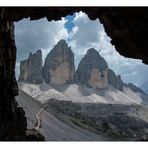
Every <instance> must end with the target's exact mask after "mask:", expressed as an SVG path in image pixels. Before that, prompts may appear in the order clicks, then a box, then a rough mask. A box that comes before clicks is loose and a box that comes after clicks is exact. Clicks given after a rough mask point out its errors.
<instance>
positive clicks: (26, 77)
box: [19, 50, 42, 84]
mask: <svg viewBox="0 0 148 148" xmlns="http://www.w3.org/2000/svg"><path fill="white" fill-rule="evenodd" d="M19 81H24V82H30V83H34V84H39V83H42V52H41V50H37V51H36V53H34V54H32V53H30V55H29V58H28V59H27V60H24V61H21V63H20V76H19Z"/></svg>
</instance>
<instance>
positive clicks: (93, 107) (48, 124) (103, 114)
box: [16, 91, 148, 141]
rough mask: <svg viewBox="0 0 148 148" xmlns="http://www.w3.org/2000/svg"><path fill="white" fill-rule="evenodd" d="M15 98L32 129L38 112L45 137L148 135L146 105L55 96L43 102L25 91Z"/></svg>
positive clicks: (132, 137)
mask: <svg viewBox="0 0 148 148" xmlns="http://www.w3.org/2000/svg"><path fill="white" fill-rule="evenodd" d="M16 99H17V101H18V104H19V105H20V106H22V107H23V108H24V110H25V112H26V117H27V126H28V128H29V129H32V128H34V127H36V126H37V120H38V119H37V118H36V116H37V115H38V117H39V120H40V124H41V125H40V126H38V129H37V130H38V132H39V133H40V134H41V135H43V136H44V138H45V140H46V141H141V140H147V139H148V106H146V105H138V104H137V105H136V104H135V105H123V104H102V103H73V102H72V101H62V100H61V101H60V100H56V99H50V100H49V101H48V102H46V103H44V104H41V103H39V102H38V101H36V100H35V99H33V98H32V97H31V96H29V95H27V94H26V93H24V92H23V91H20V93H19V96H18V97H17V98H16ZM45 106H46V107H45ZM39 113H40V114H39Z"/></svg>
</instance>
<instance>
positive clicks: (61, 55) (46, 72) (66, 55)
mask: <svg viewBox="0 0 148 148" xmlns="http://www.w3.org/2000/svg"><path fill="white" fill-rule="evenodd" d="M74 73H75V66H74V54H73V52H72V50H71V48H70V47H68V45H67V43H66V41H65V40H60V41H59V42H58V43H57V45H55V46H54V48H53V49H52V50H51V51H50V52H49V54H48V55H47V57H46V59H45V63H44V67H43V76H44V80H45V82H46V83H50V84H55V85H60V84H65V83H69V82H71V81H72V80H73V77H74Z"/></svg>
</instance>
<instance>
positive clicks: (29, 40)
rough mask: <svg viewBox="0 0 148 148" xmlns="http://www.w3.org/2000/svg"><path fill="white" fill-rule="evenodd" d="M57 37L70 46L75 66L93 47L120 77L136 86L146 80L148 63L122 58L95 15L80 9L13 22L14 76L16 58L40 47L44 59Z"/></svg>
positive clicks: (17, 73) (17, 65)
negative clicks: (50, 17)
mask: <svg viewBox="0 0 148 148" xmlns="http://www.w3.org/2000/svg"><path fill="white" fill-rule="evenodd" d="M60 39H65V40H67V43H68V45H69V46H71V48H72V50H73V52H74V53H75V64H76V67H77V65H78V63H79V62H80V60H81V58H82V57H83V56H84V55H85V53H86V52H87V50H88V49H89V48H91V47H94V48H95V49H97V50H98V52H99V53H100V54H101V55H102V56H103V57H104V58H105V60H106V61H107V63H108V65H109V67H110V68H111V69H113V70H114V71H115V73H116V74H120V75H121V77H122V79H123V81H125V82H126V83H128V82H132V83H134V84H136V85H138V86H141V85H143V84H145V83H147V84H148V79H147V75H148V65H144V64H143V63H142V62H141V60H137V59H129V58H124V57H123V56H121V55H120V54H119V53H118V52H116V50H115V47H114V46H113V45H112V44H111V43H110V40H111V39H110V38H109V37H108V36H107V35H106V33H105V31H104V27H103V25H102V24H101V23H100V21H99V19H96V20H93V21H92V20H90V19H89V18H88V16H87V15H86V14H85V13H83V12H79V13H75V14H73V15H68V16H66V17H63V18H61V20H59V21H51V22H48V21H47V19H46V18H42V19H40V20H35V21H30V20H29V18H28V19H23V20H21V21H19V22H17V23H15V41H16V46H17V63H16V77H17V78H18V75H19V63H20V60H24V59H26V58H27V57H28V55H29V53H30V52H35V51H36V50H37V49H42V53H43V62H44V59H45V57H46V55H47V54H48V53H49V51H50V50H51V49H52V48H53V47H54V45H55V44H56V43H57V42H58V41H59V40H60Z"/></svg>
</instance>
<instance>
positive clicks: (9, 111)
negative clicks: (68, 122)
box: [0, 8, 147, 140]
mask: <svg viewBox="0 0 148 148" xmlns="http://www.w3.org/2000/svg"><path fill="white" fill-rule="evenodd" d="M23 9H24V8H22V10H20V9H19V8H18V9H13V8H12V9H8V8H2V9H0V12H1V21H0V23H1V26H0V31H1V32H0V33H1V36H0V38H1V42H0V46H1V49H2V50H1V52H0V57H1V59H0V60H1V63H0V64H1V65H0V66H1V71H0V76H1V79H0V87H1V92H2V100H3V101H2V104H1V106H0V109H1V110H0V118H1V119H2V120H1V124H0V127H1V128H0V133H1V134H0V140H25V139H27V138H30V139H31V138H35V137H29V136H30V135H28V137H26V134H28V133H26V128H27V126H28V123H29V124H30V125H29V126H30V127H33V126H34V125H35V129H37V130H38V129H39V128H42V127H44V126H43V125H44V124H45V123H44V122H43V121H42V120H40V117H39V115H40V113H41V111H43V112H45V110H46V109H47V110H48V107H47V106H42V105H41V106H40V105H37V104H36V101H35V100H34V99H31V98H35V99H36V98H39V97H40V94H39V95H38V94H37V93H38V90H39V91H40V92H44V95H45V96H47V97H49V96H48V95H49V94H51V91H50V92H49V94H48V93H46V92H48V91H49V90H52V93H53V89H54V92H55V91H56V93H57V91H58V92H60V93H63V92H64V93H65V91H67V90H68V91H69V93H70V94H72V95H74V96H75V92H76V91H73V88H75V90H79V92H81V96H80V97H81V98H82V97H83V96H84V98H85V101H86V103H87V101H90V100H91V101H93V102H97V97H96V96H100V98H101V99H102V98H103V96H104V95H105V94H106V90H105V89H104V88H106V87H107V88H108V89H107V90H109V91H108V95H107V98H108V99H109V100H110V101H113V100H116V101H117V102H118V101H119V99H120V100H121V102H122V101H123V102H124V101H125V100H126V99H127V100H128V101H129V100H130V101H131V98H135V97H137V99H136V101H137V102H139V103H141V102H142V101H145V96H144V97H143V95H146V94H145V93H144V92H143V90H141V89H139V88H137V86H135V85H133V84H132V83H129V84H127V83H128V82H136V85H138V87H139V86H140V85H145V86H146V87H147V79H146V77H145V75H147V69H146V68H147V67H146V65H144V64H142V62H141V61H139V60H134V59H128V58H123V57H122V56H120V55H119V54H118V53H117V52H116V50H117V51H119V53H120V54H122V55H125V56H126V57H131V58H138V59H142V60H143V62H144V63H147V56H146V55H147V54H146V53H147V50H145V49H147V44H141V41H142V40H143V41H144V43H145V41H146V40H147V38H144V36H142V34H141V32H143V31H146V32H147V30H145V29H146V28H145V27H144V26H147V19H146V17H145V16H147V15H146V14H147V13H146V12H147V11H146V9H143V11H141V9H139V10H138V9H137V10H136V9H133V8H132V9H130V13H129V11H125V8H124V9H121V8H118V9H115V8H114V9H110V8H109V9H107V8H98V9H96V8H92V9H93V11H92V9H90V8H64V9H60V8H49V10H50V11H52V12H54V11H55V10H58V13H57V14H56V15H54V13H51V14H48V11H49V10H48V8H45V9H44V11H42V10H43V8H38V9H39V10H41V11H42V12H43V13H39V11H36V10H35V8H26V9H28V11H23ZM75 10H76V11H75ZM79 10H84V12H86V13H87V14H85V13H83V12H80V11H79ZM25 12H27V13H25ZM69 12H70V16H66V15H67V14H69ZM72 12H77V13H75V14H73V15H71V14H72ZM96 12H97V13H96ZM99 12H100V13H99ZM110 12H113V13H112V14H110ZM125 12H126V13H125ZM132 12H133V13H132ZM135 12H141V13H140V14H144V15H142V17H140V20H139V21H137V20H136V22H137V23H135V24H134V27H135V28H138V29H133V28H132V27H131V26H133V25H132V23H131V22H132V21H133V22H135V17H133V16H135V14H136V15H138V16H139V14H138V13H135ZM96 14H97V16H96ZM109 14H110V15H109ZM129 14H130V15H129ZM87 15H88V16H89V17H88V16H87ZM124 15H125V16H124ZM29 16H30V19H31V20H37V19H39V18H43V17H45V16H46V17H47V19H48V21H47V20H45V19H41V20H38V21H39V22H38V25H41V26H42V25H43V26H42V27H43V29H41V30H42V31H43V33H48V31H47V30H46V27H45V26H44V25H46V24H48V23H53V28H52V27H51V26H52V25H51V26H50V27H49V28H48V29H49V32H50V33H51V32H52V33H53V34H51V37H53V36H54V35H55V31H57V34H58V33H59V34H58V38H57V37H55V36H54V41H53V43H52V42H51V43H52V44H51V45H49V43H47V45H44V42H42V40H44V39H47V40H49V38H48V37H47V38H46V37H45V35H44V34H42V31H41V32H40V31H39V29H38V25H36V24H35V23H33V21H32V26H30V23H31V22H30V23H29V22H28V24H27V21H28V20H22V18H27V17H29ZM61 16H66V17H63V18H62V19H60V17H61ZM119 16H121V18H123V19H120V17H119ZM143 17H144V18H145V19H142V18H143ZM89 18H90V19H89ZM96 18H100V20H99V19H96ZM53 19H55V20H59V21H55V22H54V21H51V20H53ZM91 19H92V20H93V21H91ZM19 20H21V21H20V22H17V23H15V33H14V26H13V22H14V21H15V22H16V21H19ZM116 20H118V21H119V24H117V21H116ZM125 20H126V21H125ZM143 20H144V22H145V23H143ZM42 21H43V22H44V23H43V24H42ZM50 21H51V22H50ZM57 22H58V23H57ZM98 22H99V23H100V22H101V23H103V25H104V28H105V30H106V32H107V34H108V35H109V36H111V38H112V40H111V39H110V38H109V37H108V36H107V34H106V33H105V31H104V28H103V25H102V24H99V23H98ZM54 23H57V25H55V24H54ZM141 23H142V24H143V25H142V27H141V25H140V24H141ZM47 26H48V25H47ZM59 26H60V27H61V28H58V27H59ZM92 26H93V27H92ZM19 27H20V29H19ZM23 27H24V28H23ZM54 27H55V28H54ZM39 28H41V27H39ZM121 28H122V29H123V30H120V29H121ZM34 29H36V31H34ZM50 29H51V30H50ZM96 30H97V31H96ZM27 31H28V32H29V33H30V34H28V35H27V36H25V35H26V33H27ZM50 33H49V34H50ZM93 33H94V34H93ZM14 34H15V39H14ZM49 34H48V35H49ZM92 34H93V35H92ZM98 34H99V35H98ZM134 34H137V36H138V34H140V35H139V36H138V37H137V38H136V37H134V36H133V35H134ZM22 35H24V40H22V38H21V36H22ZM34 37H37V38H38V37H40V39H39V40H37V38H34ZM64 37H65V38H64ZM125 37H127V38H125ZM63 38H64V40H63ZM25 39H27V40H28V41H27V43H28V44H26V43H25ZM32 39H33V40H34V41H32ZM60 39H61V40H60ZM19 40H20V41H19ZM59 40H60V41H59ZM14 41H15V43H16V47H15V44H14ZM50 41H52V38H50ZM7 42H8V43H9V44H6V43H7ZM47 42H48V41H47ZM57 42H58V43H59V44H58V43H57ZM110 42H111V43H112V44H114V45H115V46H116V49H115V47H114V46H112V44H111V43H110ZM32 43H33V44H34V43H35V44H34V45H32ZM66 43H68V46H71V47H72V51H73V52H74V55H75V62H74V60H72V61H71V60H70V59H69V58H67V57H66V58H64V60H63V59H62V61H64V62H65V63H62V64H60V62H59V60H58V58H57V59H54V60H53V61H54V63H52V64H50V62H51V61H50V60H49V61H50V62H49V63H48V62H47V67H48V65H50V66H49V67H48V68H50V67H52V69H54V70H55V69H56V70H55V71H54V70H53V71H51V73H50V76H48V75H46V74H45V76H44V79H46V82H47V83H48V82H50V81H51V82H52V83H53V84H54V83H58V84H61V83H63V79H64V82H66V83H69V84H73V81H72V80H73V78H74V79H75V80H76V81H78V80H80V83H82V86H81V87H80V86H78V85H73V86H70V87H69V86H68V87H67V86H62V88H60V87H56V86H55V85H54V86H53V85H52V86H53V87H52V88H51V87H50V86H49V85H47V84H45V83H44V84H41V85H39V86H37V87H36V86H35V87H34V86H33V85H34V84H31V85H30V84H29V85H28V86H27V87H25V89H26V88H27V89H30V92H33V91H34V90H35V96H34V94H31V95H32V96H30V95H28V94H26V93H24V92H23V91H19V96H17V97H18V98H17V97H16V99H17V101H18V100H21V101H22V102H18V103H19V107H18V105H17V103H16V101H15V98H14V97H15V96H16V95H17V93H18V88H17V85H16V81H15V72H14V69H15V60H16V77H17V78H18V75H19V73H18V68H19V63H20V60H24V59H26V58H27V57H28V53H25V52H26V49H28V51H31V52H32V54H30V56H29V57H34V55H36V54H37V55H40V53H41V52H40V51H39V52H36V54H34V52H35V51H36V48H38V49H41V51H42V57H44V56H45V57H46V56H47V54H48V52H49V50H48V49H52V48H53V47H54V45H55V44H58V47H57V46H56V47H57V48H59V45H60V46H63V47H62V49H63V48H65V47H66V49H68V50H70V49H69V48H68V46H67V45H66ZM98 43H100V44H98ZM23 44H24V45H25V46H24V45H23ZM26 45H27V46H26ZM35 45H37V47H35ZM38 45H39V46H38ZM21 46H22V47H21ZM50 46H51V47H50ZM141 47H142V48H141ZM16 48H17V51H18V52H17V59H15V56H16ZM94 48H95V49H96V50H95V49H94ZM81 49H82V50H81ZM88 49H89V50H88ZM101 49H103V50H101ZM105 49H107V50H105ZM130 49H131V50H130ZM139 49H141V50H139ZM98 51H99V53H98ZM137 51H138V52H137ZM19 52H20V53H19ZM22 52H24V55H23V54H22ZM137 53H138V54H137ZM20 54H22V57H21V56H20ZM65 54H67V55H69V56H71V57H73V58H74V55H73V54H72V52H67V51H65V50H62V52H61V53H60V55H65ZM85 54H86V56H85V58H84V59H83V61H82V62H80V60H81V59H82V57H83V56H84V55H85ZM51 55H52V56H53V55H57V54H53V53H52V54H51ZM51 55H49V59H50V58H51V57H52V56H51ZM76 55H79V57H76ZM19 56H20V57H19ZM35 57H37V56H35ZM33 59H34V58H33ZM95 59H99V62H100V63H101V64H98V63H97V64H96V63H95V61H96V60H95ZM117 59H118V60H117ZM43 61H44V59H43ZM47 61H48V60H47ZM67 61H69V63H68V64H67ZM29 62H30V59H29V60H27V62H26V61H25V62H24V63H25V65H26V63H28V64H29ZM45 62H46V60H45ZM45 62H43V64H41V63H40V62H39V63H40V64H41V66H43V65H44V64H45ZM79 62H80V63H81V64H79ZM57 63H58V64H57ZM106 63H107V64H108V65H107V64H106ZM93 64H94V65H95V64H96V65H97V66H96V65H95V66H94V67H93V68H92V69H91V70H90V67H89V68H88V67H87V65H93ZM57 65H59V67H60V68H59V69H57V68H56V66H57ZM78 65H80V66H78ZM141 65H142V66H141ZM29 66H30V65H29ZM36 66H38V64H34V65H33V66H32V67H31V70H33V69H34V68H35V67H36ZM74 66H76V70H77V74H76V75H75V73H73V71H74V70H75V68H71V67H74ZM107 66H108V67H110V68H112V70H111V69H107ZM65 67H66V69H65V71H66V73H63V74H61V73H60V72H61V70H62V69H64V68H65ZM98 67H99V70H100V71H101V75H100V77H101V79H100V78H98V75H99V74H100V71H98V69H97V68H98ZM127 67H128V68H127ZM87 68H88V69H87ZM67 69H68V70H67ZM86 69H87V71H85V70H86ZM44 71H45V69H44ZM108 72H109V73H110V75H108ZM127 72H128V73H127ZM137 72H140V73H138V74H137ZM23 73H24V72H23ZM67 73H70V74H68V75H67ZM59 74H60V79H59ZM102 74H103V77H102ZM118 74H121V76H120V75H118ZM139 74H140V76H139ZM36 75H38V72H37V73H36V71H35V72H34V74H33V76H35V78H36ZM129 75H131V77H130V78H129ZM27 76H28V74H25V77H27ZM46 76H47V77H46ZM65 76H66V77H65ZM33 78H34V77H33ZM61 78H62V81H61ZM67 78H68V79H67ZM105 78H107V79H109V80H110V82H109V84H112V86H110V85H109V87H108V83H107V82H108V80H107V79H105ZM112 78H114V79H112ZM126 78H129V79H126ZM123 79H124V82H125V81H126V83H123V81H122V80H123ZM30 80H31V81H32V78H31V79H30ZM140 80H142V81H143V83H144V84H142V83H141V82H140ZM96 81H97V82H98V81H99V83H96ZM85 82H86V83H85ZM33 83H39V81H33ZM18 86H19V84H18ZM32 86H33V87H32ZM102 86H103V89H102ZM113 86H114V87H113ZM124 87H125V88H126V89H124V90H123V88H124ZM110 88H111V89H110ZM98 90H99V91H98ZM129 90H130V93H129ZM123 91H124V95H123V94H122V92H123ZM125 91H126V92H125ZM8 92H9V93H8ZM76 93H77V92H76ZM118 93H119V94H120V95H121V94H122V95H123V98H124V99H123V98H122V97H120V95H117V94H118ZM126 93H128V94H130V96H128V97H127V96H125V94H126ZM131 93H132V94H131ZM36 94H37V95H36ZM53 94H54V93H53ZM94 94H95V95H94ZM139 94H140V96H141V94H142V98H141V99H139V98H138V97H139ZM20 95H21V96H20ZM58 95H59V94H58ZM90 95H91V96H92V97H93V98H94V99H91V98H90ZM109 95H111V96H109ZM112 95H113V96H114V97H112ZM136 95H137V96H136ZM26 96H27V97H26ZM88 96H89V97H88ZM115 96H116V97H115ZM58 97H59V98H61V95H59V96H58ZM64 97H65V96H64ZM146 97H147V96H146ZM68 98H70V96H68ZM100 98H99V99H98V100H99V101H100ZM125 98H126V99H125ZM54 99H55V94H54V95H53V96H52V97H51V99H50V100H49V104H50V105H51V106H52V107H57V106H58V107H59V110H60V109H61V108H60V107H61V104H62V105H63V106H64V107H65V108H64V111H65V113H68V114H69V112H70V113H71V115H72V116H73V117H74V119H75V120H72V122H74V123H75V124H77V125H80V123H79V122H77V120H79V121H81V119H84V120H83V121H82V122H83V124H86V125H93V128H97V129H98V128H100V127H101V126H102V124H101V122H98V121H97V122H92V121H91V120H89V119H88V120H85V119H86V118H85V117H84V116H82V114H79V112H78V113H73V111H74V110H75V109H78V110H79V109H81V111H86V110H87V109H90V108H91V109H92V111H95V112H96V111H97V112H99V113H100V111H103V110H99V111H98V110H94V108H95V107H94V106H95V105H94V104H93V105H92V106H91V105H90V104H88V106H83V105H82V106H79V105H78V106H77V104H73V103H72V102H60V103H59V102H58V101H57V100H54ZM72 99H73V98H72ZM74 99H77V102H78V103H81V100H79V98H78V96H76V97H75V98H74ZM28 100H29V102H28ZM64 100H66V99H65V98H64ZM101 101H102V100H101ZM103 101H106V100H104V99H103ZM128 101H127V102H128ZM127 102H126V103H127ZM103 103H104V102H103ZM110 103H111V102H109V110H106V111H107V112H108V111H109V112H111V110H110V107H115V108H114V109H115V110H116V108H117V110H118V109H119V108H120V109H121V108H122V109H123V110H125V109H126V108H128V107H127V106H126V105H119V104H118V105H117V106H116V105H110ZM118 103H119V102H118ZM132 103H133V102H132ZM134 103H135V102H134ZM33 104H36V107H32V105H33ZM23 105H24V106H25V107H23V108H22V107H20V106H23ZM56 105H57V106H56ZM97 105H98V104H96V107H97V109H98V108H102V106H101V105H99V106H97ZM132 105H133V104H132ZM6 106H7V108H6ZM39 106H40V107H41V108H38V107H39ZM67 106H71V108H66V107H67ZM73 107H74V108H73ZM103 107H105V108H108V106H106V105H105V106H104V104H103ZM118 107H119V108H118ZM132 107H133V108H134V106H132ZM136 107H137V106H136ZM23 109H24V110H25V112H26V115H25V112H24V111H23ZM62 109H63V108H62ZM71 109H72V110H71ZM73 109H74V110H73ZM112 109H113V108H112ZM114 109H113V112H114ZM138 109H139V108H138ZM47 110H46V111H47ZM127 110H128V109H127ZM133 110H134V109H133ZM28 111H31V112H33V111H35V112H36V114H34V115H33V117H31V118H30V116H32V115H31V114H29V112H28ZM47 112H48V111H47ZM99 115H100V114H99ZM113 115H114V113H113ZM120 115H122V117H124V119H123V120H124V121H123V122H122V120H120V122H121V123H124V122H125V121H126V120H128V121H129V117H128V116H127V115H126V114H124V113H121V112H118V113H117V114H115V115H114V116H113V118H114V121H118V120H119V119H121V118H120ZM123 115H124V116H123ZM25 116H26V117H27V121H26V118H25ZM34 116H36V118H34ZM111 118H112V117H111ZM8 119H9V120H8ZM99 119H101V120H102V122H103V121H104V120H106V119H105V118H102V116H100V117H99ZM131 119H132V118H131ZM36 120H37V121H38V122H36ZM40 121H41V122H43V125H42V126H40V125H39V124H38V123H40ZM56 121H57V122H59V120H56ZM109 121H112V120H110V115H109ZM133 121H135V118H134V120H131V123H132V124H133V125H134V129H138V130H139V129H140V128H139V127H138V125H137V124H134V123H133ZM26 122H28V123H26ZM48 122H49V123H51V120H49V121H48ZM105 122H106V121H105ZM138 122H139V121H138ZM96 123H97V126H98V127H96ZM129 123H130V122H129ZM135 123H136V122H135ZM52 124H53V123H52ZM54 124H56V123H54ZM112 124H115V126H118V124H117V125H116V123H114V122H113V123H112ZM140 124H142V127H146V125H145V124H146V123H145V122H142V121H140ZM123 125H125V124H123ZM133 125H130V124H129V125H128V126H129V128H131V127H133ZM108 128H109V130H110V128H113V126H110V124H109V127H108ZM118 128H119V131H118V132H119V133H120V132H121V131H120V130H121V129H120V127H118ZM146 128H147V127H146ZM138 130H137V131H138ZM49 131H50V132H51V131H52V128H51V127H50V130H49ZM137 131H134V132H137ZM30 132H32V131H30ZM52 132H54V131H52ZM124 132H128V131H124ZM124 132H123V135H124V134H125V133H124ZM145 132H146V131H145ZM121 133H122V132H121ZM29 134H31V133H29ZM42 134H43V135H44V134H45V133H44V132H43V133H42ZM48 134H49V133H48ZM126 134H129V135H130V134H131V133H126ZM136 134H137V133H136ZM36 136H37V137H40V136H41V135H38V134H37V133H36ZM138 136H139V135H138V134H137V139H138V138H139V137H138ZM140 136H141V135H140ZM46 138H47V137H45V140H48V138H47V139H46ZM56 138H57V139H56ZM56 138H55V139H56V140H58V138H59V137H58V136H57V137H56ZM66 138H67V137H66ZM73 138H75V137H73ZM78 138H80V137H78ZM93 138H94V139H95V136H94V137H93ZM144 138H145V137H144ZM39 139H40V140H41V139H42V140H43V137H40V138H39ZM39 139H38V140H39ZM51 139H52V138H51ZM64 139H65V137H64ZM84 139H85V138H84ZM28 140H29V139H28ZM34 140H37V139H34ZM67 140H68V139H67Z"/></svg>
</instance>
